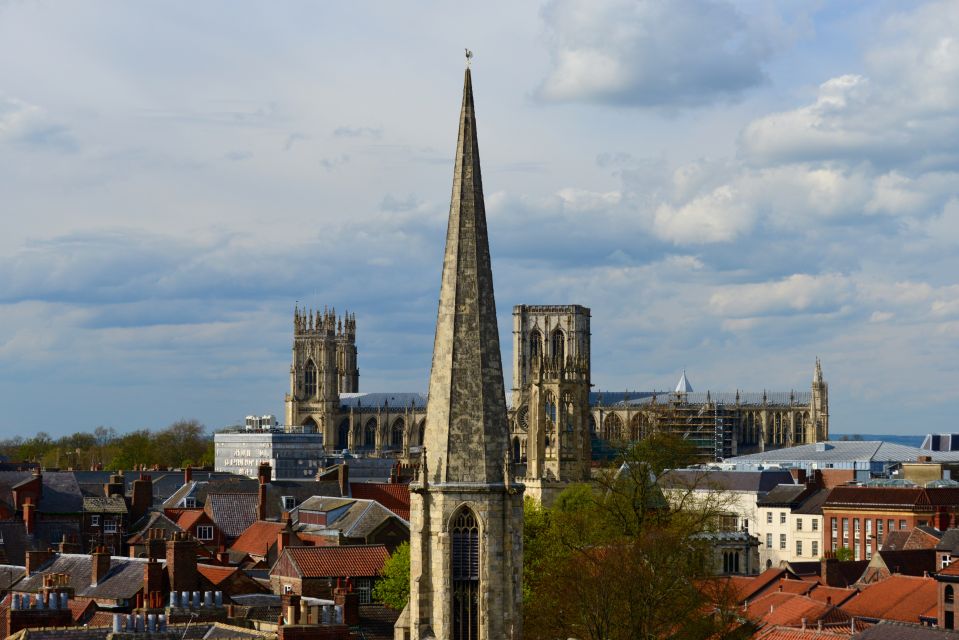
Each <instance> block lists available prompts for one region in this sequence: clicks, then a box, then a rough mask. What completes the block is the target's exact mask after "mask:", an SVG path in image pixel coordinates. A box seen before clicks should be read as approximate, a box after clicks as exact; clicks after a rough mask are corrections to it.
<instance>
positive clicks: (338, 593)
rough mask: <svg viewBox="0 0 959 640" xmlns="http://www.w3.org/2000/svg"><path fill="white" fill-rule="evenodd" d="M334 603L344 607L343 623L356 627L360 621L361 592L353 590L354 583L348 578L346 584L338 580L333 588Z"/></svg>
mask: <svg viewBox="0 0 959 640" xmlns="http://www.w3.org/2000/svg"><path fill="white" fill-rule="evenodd" d="M333 603H334V604H337V605H340V606H342V607H343V624H345V625H347V626H350V627H355V626H356V625H358V624H359V623H360V594H358V593H356V592H355V591H353V583H351V582H350V579H349V578H347V579H346V586H340V584H339V580H337V585H336V588H335V589H334V590H333Z"/></svg>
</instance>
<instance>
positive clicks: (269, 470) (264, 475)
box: [256, 462, 273, 484]
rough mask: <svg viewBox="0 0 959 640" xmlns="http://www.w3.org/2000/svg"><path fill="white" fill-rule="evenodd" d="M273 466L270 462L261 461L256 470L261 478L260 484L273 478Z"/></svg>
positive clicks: (257, 475)
mask: <svg viewBox="0 0 959 640" xmlns="http://www.w3.org/2000/svg"><path fill="white" fill-rule="evenodd" d="M272 475H273V467H271V466H270V463H269V462H261V463H260V466H259V467H258V468H257V470H256V477H257V478H259V479H260V484H265V483H268V482H269V481H270V480H271V479H272Z"/></svg>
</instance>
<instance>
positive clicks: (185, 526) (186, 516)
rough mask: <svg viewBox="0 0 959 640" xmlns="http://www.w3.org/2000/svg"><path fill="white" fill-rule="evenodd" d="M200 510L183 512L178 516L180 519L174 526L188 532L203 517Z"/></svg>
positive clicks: (203, 514)
mask: <svg viewBox="0 0 959 640" xmlns="http://www.w3.org/2000/svg"><path fill="white" fill-rule="evenodd" d="M205 515H206V514H205V513H203V511H202V510H201V509H192V510H190V511H184V512H183V513H181V514H180V517H179V518H178V519H177V521H176V526H178V527H180V528H181V529H182V530H184V531H189V530H190V529H192V528H193V525H195V524H196V523H197V522H199V521H200V519H201V518H202V517H203V516H205Z"/></svg>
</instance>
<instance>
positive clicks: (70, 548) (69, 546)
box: [57, 533, 80, 553]
mask: <svg viewBox="0 0 959 640" xmlns="http://www.w3.org/2000/svg"><path fill="white" fill-rule="evenodd" d="M57 551H59V552H60V553H79V552H80V545H79V544H78V543H76V542H70V541H69V540H68V539H67V534H65V533H64V534H63V537H62V538H61V539H60V542H59V543H58V544H57Z"/></svg>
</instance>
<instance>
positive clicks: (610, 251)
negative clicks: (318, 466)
mask: <svg viewBox="0 0 959 640" xmlns="http://www.w3.org/2000/svg"><path fill="white" fill-rule="evenodd" d="M957 34H959V3H956V2H954V1H951V0H950V1H944V2H913V1H907V2H890V1H884V0H870V1H858V0H841V1H835V2H826V1H822V2H810V1H808V0H783V1H781V2H767V1H761V0H753V1H744V2H728V1H726V0H672V1H671V2H666V3H664V2H659V1H657V0H631V1H626V0H547V1H545V2H512V1H504V2H500V1H487V2H482V3H472V4H463V3H448V2H438V1H437V2H430V1H427V0H424V1H422V2H415V3H396V2H390V1H383V2H366V1H356V2H348V3H316V2H305V1H304V2H296V1H292V0H291V1H281V2H254V1H243V0H230V1H226V0H223V1H219V2H217V1H212V0H211V1H205V2H195V1H192V0H191V1H182V2H178V1H170V2H163V3H146V2H128V1H126V0H116V1H113V2H106V1H104V2H97V1H93V0H89V1H82V2H56V1H54V0H38V1H33V0H0V410H2V411H3V412H4V414H5V415H6V419H5V420H4V426H2V427H0V436H2V437H10V436H13V435H18V434H19V435H24V436H29V435H31V434H33V433H36V432H38V431H41V430H43V431H47V432H49V433H51V434H55V435H57V434H66V433H72V432H75V431H80V430H91V429H93V428H94V427H96V426H99V425H104V426H109V427H114V428H116V429H117V430H118V431H121V432H122V431H126V430H130V429H135V428H142V427H154V428H155V427H163V426H166V425H168V424H170V423H172V422H173V421H175V420H178V419H181V418H195V419H198V420H200V421H201V422H203V423H204V424H206V425H207V426H208V427H209V428H211V429H215V428H220V427H223V426H226V425H230V424H236V423H238V422H240V421H242V419H243V417H244V416H245V415H247V414H251V413H256V414H261V413H275V414H276V415H278V416H280V417H282V409H283V395H284V393H285V392H286V390H287V389H288V388H289V363H290V347H291V340H292V316H293V308H294V305H295V304H297V303H299V304H300V305H301V306H307V307H313V308H322V307H323V306H324V305H329V306H332V307H335V308H336V310H337V311H338V312H342V311H343V310H344V309H349V310H350V311H351V312H355V313H356V318H357V325H358V329H357V332H358V335H357V346H358V350H359V366H360V389H361V390H362V391H425V390H426V387H427V382H428V376H429V366H430V359H431V350H432V343H433V329H434V323H435V318H436V302H437V297H438V292H439V282H440V269H441V262H442V252H443V239H444V237H445V229H446V219H447V215H448V210H449V196H450V189H451V184H452V159H453V158H452V157H453V152H454V150H455V143H456V130H457V118H458V111H459V104H460V100H461V91H462V80H463V78H462V74H463V67H464V59H463V49H464V47H469V48H470V49H472V50H473V51H474V53H475V57H474V58H473V85H474V93H475V103H476V110H477V123H478V131H479V146H480V150H481V156H482V162H483V174H484V175H483V180H484V188H485V195H486V207H487V217H488V224H489V235H490V244H491V251H492V258H493V273H494V282H495V288H496V298H497V303H498V316H499V327H500V332H501V334H502V344H503V345H504V353H503V360H504V368H505V369H506V372H505V373H506V379H507V380H510V379H511V378H510V359H511V357H512V354H511V353H510V349H511V347H510V345H511V340H510V331H511V319H510V314H511V308H512V306H513V305H515V304H581V305H585V306H587V307H589V308H590V309H591V310H592V333H593V342H592V347H593V352H592V363H593V367H592V368H593V383H594V385H595V388H597V389H600V390H602V389H619V390H622V389H628V390H652V389H657V390H662V389H670V388H672V387H673V386H674V385H675V384H676V380H677V379H678V378H679V376H680V375H681V373H682V371H683V369H685V370H686V371H687V375H688V377H689V380H690V382H691V383H692V385H693V387H694V388H695V389H696V390H697V391H705V390H706V389H712V390H717V391H732V390H735V389H742V390H750V391H760V390H763V389H768V390H780V391H785V390H792V389H795V390H807V389H808V388H809V385H810V383H811V378H812V373H813V366H814V362H815V358H816V357H817V356H819V357H821V358H822V363H823V371H824V374H825V378H826V380H827V381H828V382H829V384H830V410H831V418H830V420H831V422H830V428H831V431H832V432H834V433H857V432H862V433H899V434H921V433H927V432H932V431H952V430H954V428H953V423H954V418H953V416H954V415H957V410H959V401H957V395H956V392H955V388H954V387H955V385H956V383H957V381H959V376H957V372H959V340H957V337H959V282H957V276H956V274H957V273H959V252H957V250H956V247H957V243H959V145H957V142H959V35H957Z"/></svg>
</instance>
